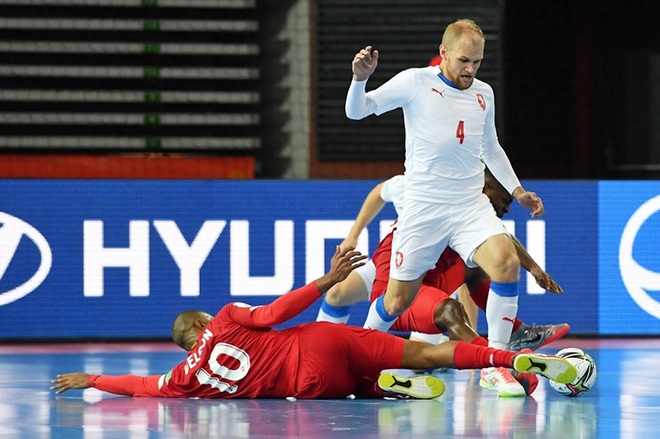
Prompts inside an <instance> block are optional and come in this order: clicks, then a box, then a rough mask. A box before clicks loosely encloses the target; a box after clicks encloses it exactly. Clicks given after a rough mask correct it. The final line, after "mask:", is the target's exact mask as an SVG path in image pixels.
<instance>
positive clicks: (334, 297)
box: [325, 285, 343, 306]
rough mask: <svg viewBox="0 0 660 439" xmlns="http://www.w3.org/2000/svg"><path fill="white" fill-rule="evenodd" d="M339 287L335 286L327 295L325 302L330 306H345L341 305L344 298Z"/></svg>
mask: <svg viewBox="0 0 660 439" xmlns="http://www.w3.org/2000/svg"><path fill="white" fill-rule="evenodd" d="M338 287H339V285H335V286H333V287H332V288H330V290H329V291H328V292H327V293H325V301H326V302H327V303H328V305H332V306H343V305H342V303H341V299H342V296H343V293H342V290H341V288H338Z"/></svg>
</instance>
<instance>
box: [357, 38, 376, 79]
mask: <svg viewBox="0 0 660 439" xmlns="http://www.w3.org/2000/svg"><path fill="white" fill-rule="evenodd" d="M377 65H378V50H376V49H374V48H373V47H372V46H367V47H365V48H364V49H362V50H360V51H359V52H358V53H356V54H355V57H354V58H353V63H352V67H353V79H354V80H355V81H366V80H367V79H369V76H371V74H372V73H373V72H374V71H375V70H376V66H377Z"/></svg>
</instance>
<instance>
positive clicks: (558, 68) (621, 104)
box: [316, 0, 660, 179]
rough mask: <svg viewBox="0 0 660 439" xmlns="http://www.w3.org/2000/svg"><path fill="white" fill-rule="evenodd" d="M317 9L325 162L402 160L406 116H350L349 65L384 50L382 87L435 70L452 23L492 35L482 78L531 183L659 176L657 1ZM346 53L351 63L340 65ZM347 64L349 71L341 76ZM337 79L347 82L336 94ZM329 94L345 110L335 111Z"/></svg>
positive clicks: (376, 80)
mask: <svg viewBox="0 0 660 439" xmlns="http://www.w3.org/2000/svg"><path fill="white" fill-rule="evenodd" d="M317 3H318V8H319V9H318V11H317V15H316V16H317V25H318V28H317V33H318V41H317V47H318V53H319V54H318V61H319V62H318V65H317V68H318V75H319V78H317V82H316V87H317V89H316V90H317V100H316V103H317V108H318V111H319V116H318V119H317V120H318V130H317V136H318V145H319V151H318V157H319V160H321V161H332V160H333V159H349V158H350V157H352V158H354V159H361V160H365V161H368V160H370V159H371V160H373V159H376V158H381V159H383V158H392V159H401V158H402V156H403V153H402V150H401V148H400V145H401V144H402V142H403V135H402V128H401V126H402V123H401V113H400V110H396V111H394V112H393V113H394V114H391V115H388V116H380V117H378V118H376V117H373V116H372V117H371V118H369V119H366V120H364V121H359V122H351V121H348V122H347V121H345V120H344V119H345V117H344V118H342V117H341V116H342V111H343V108H342V107H341V106H340V104H341V102H342V101H343V97H344V95H345V90H346V83H347V80H346V76H347V72H346V71H347V65H348V62H349V61H350V58H351V55H352V54H353V53H355V52H356V51H357V49H359V48H360V46H363V45H366V44H373V45H375V46H377V47H378V48H379V49H381V64H380V65H379V69H378V70H377V73H375V74H374V75H373V77H372V79H371V80H370V83H369V85H368V89H371V88H374V87H376V86H377V85H378V84H380V83H382V82H383V81H384V80H386V79H388V78H389V77H391V76H392V75H393V74H394V73H396V72H397V71H399V70H401V69H403V68H406V67H411V66H416V65H424V63H426V62H427V61H428V58H430V56H429V55H434V54H436V53H437V45H438V42H439V41H440V39H441V35H442V31H443V30H444V27H445V26H446V24H448V23H449V22H451V21H453V20H455V19H457V18H461V17H469V18H473V19H474V20H475V21H477V23H478V24H480V25H481V26H482V28H483V30H484V33H485V34H486V39H487V43H486V54H485V60H484V63H483V64H482V68H481V69H480V71H479V74H478V76H479V77H480V79H482V80H485V81H486V82H489V83H490V84H491V85H492V86H493V88H494V89H495V92H496V103H497V118H496V119H497V125H498V130H499V134H500V142H501V143H502V145H503V146H504V147H505V150H506V151H507V153H508V155H509V157H510V159H511V161H512V162H513V164H514V167H515V168H516V170H517V172H518V174H519V175H520V177H522V178H552V179H617V178H635V179H637V178H639V179H644V178H656V177H657V176H658V174H660V173H659V172H658V170H660V161H659V160H658V157H657V155H658V154H657V153H655V151H657V150H660V144H658V134H657V132H658V129H659V128H658V124H659V123H660V120H659V119H660V112H658V110H657V108H658V104H657V103H656V102H657V99H655V98H654V94H655V97H658V94H659V91H658V87H659V86H658V85H657V83H658V82H659V80H660V68H658V67H657V65H658V64H660V61H659V60H660V37H659V35H658V33H657V32H655V31H654V27H655V25H656V23H658V19H659V18H660V6H658V5H657V4H656V3H653V2H651V1H643V0H630V1H628V0H627V1H607V2H598V1H595V0H578V1H545V0H542V1H534V2H529V1H525V0H503V1H501V2H493V1H467V2H460V3H459V2H449V1H431V0H427V1H423V0H416V1H414V2H411V3H406V6H405V7H404V6H402V5H401V4H400V2H378V3H379V5H380V7H379V8H378V9H377V10H378V13H377V14H375V15H373V11H374V9H373V3H374V2H368V1H362V2H361V1H357V2H355V1H353V2H347V1H341V0H319V1H318V2H317ZM349 3H350V4H351V5H352V6H348V4H349ZM386 4H389V5H386ZM370 8H371V9H370ZM368 10H371V11H372V12H371V13H369V12H367V11H368ZM351 16H352V17H353V18H352V19H351V18H350V17H351ZM358 16H359V17H361V18H360V19H357V17H358ZM397 23H398V25H397ZM392 29H395V31H392ZM349 40H350V42H351V43H353V44H352V46H351V45H350V44H349V42H348V41H349ZM353 40H354V41H353ZM349 46H350V47H349ZM339 51H341V52H343V53H344V56H343V58H341V59H339V60H338V59H337V58H338V55H337V52H339ZM654 62H655V65H656V66H655V67H654V68H653V67H652V66H653V63H654ZM338 63H339V64H340V65H341V70H338V69H335V66H336V65H337V64H338ZM336 77H341V81H339V83H337V84H335V82H336V81H335V79H334V78H336ZM329 96H334V97H335V98H336V100H335V101H331V102H329V101H330V100H331V98H329ZM654 108H655V109H654ZM378 119H380V120H378ZM357 125H359V129H358V128H357ZM654 130H655V134H654Z"/></svg>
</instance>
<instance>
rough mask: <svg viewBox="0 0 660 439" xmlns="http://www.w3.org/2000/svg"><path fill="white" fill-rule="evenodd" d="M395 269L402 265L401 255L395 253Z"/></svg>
mask: <svg viewBox="0 0 660 439" xmlns="http://www.w3.org/2000/svg"><path fill="white" fill-rule="evenodd" d="M394 264H395V265H396V268H400V267H401V266H402V265H403V253H401V252H396V259H395V260H394Z"/></svg>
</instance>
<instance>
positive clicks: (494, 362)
mask: <svg viewBox="0 0 660 439" xmlns="http://www.w3.org/2000/svg"><path fill="white" fill-rule="evenodd" d="M518 354H519V352H512V351H503V350H500V349H493V348H489V347H485V346H478V345H475V344H470V343H467V342H464V341H459V342H458V344H457V345H456V349H455V350H454V367H455V368H456V369H482V368H484V367H491V366H494V367H511V366H512V365H513V357H515V356H516V355H518Z"/></svg>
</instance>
